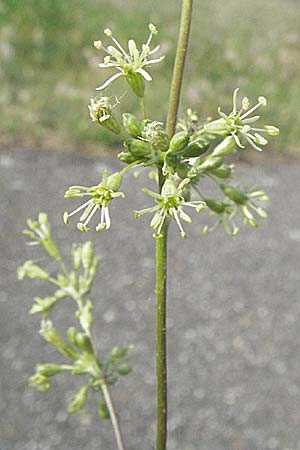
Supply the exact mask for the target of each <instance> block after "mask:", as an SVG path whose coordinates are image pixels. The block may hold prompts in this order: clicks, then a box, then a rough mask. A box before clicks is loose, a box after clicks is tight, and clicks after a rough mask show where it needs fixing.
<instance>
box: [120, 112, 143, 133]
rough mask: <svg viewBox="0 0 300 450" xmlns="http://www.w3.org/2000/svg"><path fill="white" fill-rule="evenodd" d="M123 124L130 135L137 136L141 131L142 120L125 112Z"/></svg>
mask: <svg viewBox="0 0 300 450" xmlns="http://www.w3.org/2000/svg"><path fill="white" fill-rule="evenodd" d="M123 126H124V128H125V130H126V131H127V133H128V134H130V136H132V137H134V138H136V137H137V136H139V135H140V133H141V124H140V121H139V120H138V119H137V118H136V117H135V116H134V115H133V114H130V113H124V114H123Z"/></svg>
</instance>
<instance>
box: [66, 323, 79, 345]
mask: <svg viewBox="0 0 300 450" xmlns="http://www.w3.org/2000/svg"><path fill="white" fill-rule="evenodd" d="M77 333H78V331H77V330H76V328H75V327H70V328H69V329H68V331H67V336H68V339H69V341H70V342H71V344H73V345H77V342H76V336H77Z"/></svg>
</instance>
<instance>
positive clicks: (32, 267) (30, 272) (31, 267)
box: [17, 261, 50, 280]
mask: <svg viewBox="0 0 300 450" xmlns="http://www.w3.org/2000/svg"><path fill="white" fill-rule="evenodd" d="M17 275H18V279H19V280H23V278H25V277H29V278H39V279H41V280H47V279H48V278H49V276H50V275H49V274H48V273H47V272H46V271H45V270H43V269H42V268H41V267H39V266H37V265H36V264H34V263H33V262H32V261H26V262H25V264H23V266H21V267H18V269H17Z"/></svg>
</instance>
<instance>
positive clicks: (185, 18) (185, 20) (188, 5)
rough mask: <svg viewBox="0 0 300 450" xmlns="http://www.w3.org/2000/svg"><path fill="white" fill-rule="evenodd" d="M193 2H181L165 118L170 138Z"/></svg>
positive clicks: (174, 125) (175, 117) (173, 124)
mask: <svg viewBox="0 0 300 450" xmlns="http://www.w3.org/2000/svg"><path fill="white" fill-rule="evenodd" d="M192 7H193V0H183V1H182V9H181V19H180V28H179V36H178V43H177V51H176V57H175V63H174V69H173V78H172V83H171V90H170V97H169V110H168V116H167V132H168V133H169V135H170V136H172V135H173V134H174V132H175V127H176V120H177V113H178V107H179V101H180V93H181V86H182V79H183V71H184V65H185V58H186V52H187V47H188V40H189V34H190V28H191V19H192Z"/></svg>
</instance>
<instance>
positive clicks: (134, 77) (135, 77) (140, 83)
mask: <svg viewBox="0 0 300 450" xmlns="http://www.w3.org/2000/svg"><path fill="white" fill-rule="evenodd" d="M126 80H127V82H128V84H129V86H130V87H131V89H132V90H133V92H134V93H135V95H136V96H137V97H139V98H142V97H144V94H145V80H144V78H143V76H142V75H141V74H140V73H138V72H128V73H127V74H126Z"/></svg>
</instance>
